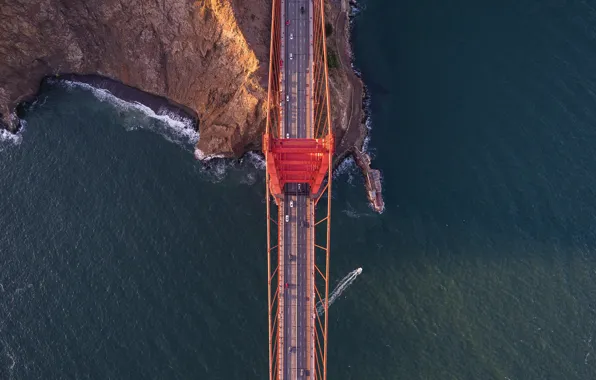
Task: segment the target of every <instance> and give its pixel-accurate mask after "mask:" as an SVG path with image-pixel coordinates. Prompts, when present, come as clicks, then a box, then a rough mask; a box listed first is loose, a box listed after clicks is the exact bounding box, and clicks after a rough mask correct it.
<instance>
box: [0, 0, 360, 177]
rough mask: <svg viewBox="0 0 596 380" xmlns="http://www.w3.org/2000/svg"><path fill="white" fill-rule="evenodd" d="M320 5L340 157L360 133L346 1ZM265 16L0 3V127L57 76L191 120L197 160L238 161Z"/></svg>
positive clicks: (171, 2) (259, 67)
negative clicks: (196, 134)
mask: <svg viewBox="0 0 596 380" xmlns="http://www.w3.org/2000/svg"><path fill="white" fill-rule="evenodd" d="M352 2H353V1H352ZM326 12H327V15H326V19H327V23H328V28H327V29H328V38H327V42H328V50H329V58H328V59H329V62H328V63H329V74H330V78H329V84H330V94H331V103H332V104H331V105H332V112H333V115H332V123H333V126H334V128H335V130H334V131H335V135H336V141H337V145H336V152H337V157H336V163H339V161H341V160H343V158H345V157H346V156H347V155H349V154H354V152H356V151H358V150H359V149H360V148H361V147H362V145H363V143H364V140H365V138H366V135H367V129H366V127H365V123H364V121H365V115H364V111H363V97H364V86H363V84H362V82H361V80H360V79H359V78H358V77H357V76H356V75H355V73H354V72H353V70H352V67H351V50H350V49H351V47H350V40H349V33H350V30H349V13H350V1H349V0H332V1H328V2H327V3H326ZM270 22H271V1H270V0H199V1H192V0H157V1H153V2H146V1H143V0H129V1H121V0H102V1H75V0H37V1H29V0H10V1H8V0H0V120H1V122H0V124H2V125H3V126H4V127H5V128H7V129H9V130H11V131H13V132H15V131H16V130H17V129H18V127H19V119H18V117H17V116H16V109H17V106H18V105H19V104H21V103H23V102H26V101H31V100H33V99H34V98H35V96H36V94H37V92H38V90H39V86H40V83H41V82H42V80H43V79H44V78H48V77H61V78H68V79H73V80H78V81H83V82H86V83H90V84H93V85H95V86H98V87H103V88H106V89H108V90H110V91H111V92H113V93H114V94H115V95H116V96H119V97H122V98H124V99H125V100H136V101H140V102H143V103H145V104H146V105H148V106H149V107H151V108H153V109H154V111H156V112H158V111H160V112H161V111H163V110H164V109H166V110H167V111H168V112H177V111H180V112H184V113H186V114H187V115H189V116H190V117H192V118H195V119H197V120H198V121H199V122H198V128H199V134H200V138H199V142H198V145H197V149H198V151H199V152H200V155H201V156H202V157H212V156H219V157H239V156H241V155H242V154H244V153H245V152H246V151H249V150H256V149H259V148H260V144H261V135H262V133H263V131H264V128H265V119H266V112H265V107H266V101H267V90H266V86H267V75H268V72H267V70H268V59H269V37H270ZM364 174H365V177H366V176H367V173H364Z"/></svg>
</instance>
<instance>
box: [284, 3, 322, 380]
mask: <svg viewBox="0 0 596 380" xmlns="http://www.w3.org/2000/svg"><path fill="white" fill-rule="evenodd" d="M281 9H282V23H281V28H282V33H281V34H282V38H281V44H282V54H283V72H282V86H281V89H282V97H281V99H282V103H283V106H282V110H283V111H282V112H283V118H282V120H283V122H282V131H283V138H312V137H313V136H312V135H313V131H312V117H313V115H312V104H311V103H310V102H311V98H310V96H309V94H308V91H309V90H310V89H311V88H312V87H311V86H309V85H308V83H309V82H310V81H311V80H312V79H311V75H310V71H311V70H310V68H311V67H312V50H311V40H312V33H313V32H312V30H313V29H312V12H313V9H312V3H311V1H310V0H282V7H281ZM308 194H309V189H308V188H307V184H306V183H302V184H296V183H291V184H286V186H285V189H284V201H283V205H281V208H282V210H283V214H282V215H281V216H280V219H282V220H281V222H282V224H283V240H282V241H283V248H282V251H283V255H284V257H283V258H282V260H280V262H281V263H282V267H281V268H280V270H281V271H282V272H283V275H282V276H283V277H282V278H283V281H284V283H283V288H282V291H283V300H282V302H281V303H282V304H283V308H282V309H283V310H282V313H283V319H282V323H280V327H281V328H282V341H283V344H282V348H283V354H282V357H283V362H282V363H281V364H282V365H281V366H280V367H281V368H280V369H281V373H282V378H283V379H302V378H309V377H310V378H314V370H315V368H314V365H315V359H314V355H315V347H314V345H315V340H314V312H315V305H314V301H315V296H314V245H313V244H312V243H311V238H312V236H313V233H314V224H313V223H312V221H313V220H314V219H313V218H314V201H312V200H311V199H310V198H309V196H308ZM286 220H287V222H286ZM280 354H281V353H280Z"/></svg>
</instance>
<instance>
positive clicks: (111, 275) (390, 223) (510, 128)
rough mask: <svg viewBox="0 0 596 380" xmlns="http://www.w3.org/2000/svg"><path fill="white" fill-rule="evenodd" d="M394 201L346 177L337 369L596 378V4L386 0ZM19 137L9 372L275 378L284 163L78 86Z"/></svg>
mask: <svg viewBox="0 0 596 380" xmlns="http://www.w3.org/2000/svg"><path fill="white" fill-rule="evenodd" d="M360 4H361V8H362V10H361V11H360V13H359V14H358V16H357V17H356V18H355V19H354V23H353V28H354V29H353V37H354V54H355V66H356V67H357V68H358V69H359V70H360V71H361V72H362V76H363V78H364V81H365V83H366V84H367V85H368V88H369V90H370V94H371V104H370V107H371V109H370V111H371V125H372V134H371V142H370V145H369V149H370V151H371V153H372V154H373V156H374V158H375V159H374V164H375V166H376V167H379V168H380V169H381V170H382V172H383V177H384V180H383V184H384V195H385V201H386V211H385V212H384V213H383V214H382V215H378V214H375V213H374V212H373V211H372V210H371V209H370V208H369V207H368V205H367V203H366V199H365V194H364V190H363V188H362V179H361V177H360V175H359V173H358V171H357V170H356V168H355V166H354V165H353V163H352V164H350V163H349V162H348V163H346V164H344V165H342V167H341V168H340V169H339V170H338V171H337V172H336V173H335V175H334V177H335V182H334V193H333V210H332V215H333V216H332V218H333V224H332V235H331V236H332V259H331V277H332V282H338V281H340V280H341V279H342V278H344V276H346V275H347V274H348V273H350V272H351V271H353V270H355V269H356V268H358V267H362V268H363V273H362V274H361V275H360V276H358V278H356V279H355V280H354V281H353V283H352V284H351V285H350V286H349V288H347V289H345V291H344V292H343V293H342V295H341V296H340V297H339V298H338V299H336V300H335V302H334V304H333V305H332V307H331V309H330V335H329V342H330V349H329V378H330V379H355V380H376V379H474V380H476V379H505V380H506V379H509V380H514V379H515V380H518V379H523V380H526V379H528V380H529V379H537V380H538V379H561V380H571V379H593V378H595V377H596V352H595V349H594V343H593V337H594V334H595V333H596V309H595V307H596V305H595V301H594V299H595V296H596V283H595V280H596V234H595V232H596V231H595V228H596V227H595V226H596V223H595V222H596V221H595V215H596V201H595V199H596V197H595V196H594V191H595V190H594V189H596V178H595V176H596V174H594V173H596V131H595V128H596V118H595V115H594V112H593V111H592V109H593V107H594V103H595V101H596V96H595V92H596V71H595V67H596V65H595V63H596V41H595V39H594V38H595V36H596V34H595V33H596V32H595V29H594V25H596V12H595V10H596V3H595V2H591V1H571V0H569V1H564V0H560V1H538V0H524V1H513V0H505V1H500V2H498V3H496V2H488V1H484V2H478V1H471V0H454V1H452V2H445V1H436V0H434V1H433V0H416V1H415V0H400V1H389V0H362V1H361V2H360ZM23 118H24V120H25V121H26V127H25V128H24V130H23V131H22V132H21V133H20V134H19V135H18V136H9V135H7V134H5V133H2V134H0V255H1V258H2V261H1V262H0V265H1V266H0V285H1V286H0V378H2V379H4V378H6V379H72V378H74V379H226V380H227V379H263V378H266V376H267V374H268V372H267V310H266V291H267V289H266V256H265V221H264V219H265V204H264V193H265V191H264V190H265V189H264V183H263V181H264V172H263V167H262V162H261V161H259V159H258V158H257V157H256V156H254V155H253V156H248V157H246V158H245V159H243V160H242V161H241V162H226V161H213V162H212V164H211V165H210V167H209V168H205V167H204V166H203V165H202V164H200V163H199V162H197V161H196V160H195V159H194V157H193V144H194V142H196V139H197V138H198V136H197V135H196V134H195V133H193V132H192V131H191V130H189V129H188V124H187V123H186V122H185V121H184V120H171V119H167V118H164V117H156V116H155V115H152V114H151V112H147V110H146V109H144V108H143V107H140V106H130V105H127V104H124V103H121V102H118V101H115V100H114V99H112V98H111V97H110V96H109V95H108V94H105V93H103V92H97V91H92V90H90V89H89V88H86V87H84V86H82V87H81V86H76V85H64V84H54V85H52V86H49V87H47V88H45V89H44V90H43V93H42V96H41V97H40V99H39V100H38V101H37V102H36V103H35V104H34V105H33V106H32V107H30V109H28V110H27V112H26V113H25V115H24V116H23Z"/></svg>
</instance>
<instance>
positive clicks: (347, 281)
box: [316, 268, 362, 315]
mask: <svg viewBox="0 0 596 380" xmlns="http://www.w3.org/2000/svg"><path fill="white" fill-rule="evenodd" d="M361 274H362V268H357V269H355V270H353V271H351V272H350V273H348V274H347V276H345V277H344V278H342V279H341V281H340V282H339V284H337V286H336V287H335V289H333V292H331V295H330V296H329V305H328V306H331V304H332V303H333V302H335V300H336V299H337V297H339V296H341V294H342V293H343V292H344V291H345V290H346V289H347V288H348V287H349V286H350V285H352V283H353V282H354V281H355V280H356V278H357V277H358V276H360V275H361ZM316 308H317V314H319V315H322V314H323V313H324V312H325V300H320V301H319V302H317V306H316Z"/></svg>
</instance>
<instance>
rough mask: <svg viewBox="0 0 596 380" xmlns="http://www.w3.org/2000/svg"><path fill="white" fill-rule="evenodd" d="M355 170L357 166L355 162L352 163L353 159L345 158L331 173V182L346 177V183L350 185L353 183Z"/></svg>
mask: <svg viewBox="0 0 596 380" xmlns="http://www.w3.org/2000/svg"><path fill="white" fill-rule="evenodd" d="M357 169H358V166H357V165H356V161H354V158H352V157H347V158H346V159H345V160H343V161H342V162H341V164H339V165H338V167H337V168H335V170H334V171H333V180H337V179H339V178H340V177H342V176H344V175H347V176H348V179H347V181H346V182H347V183H348V184H350V185H352V184H353V182H354V178H355V174H356V173H357Z"/></svg>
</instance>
